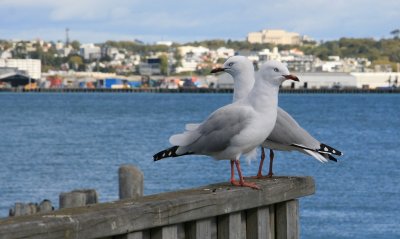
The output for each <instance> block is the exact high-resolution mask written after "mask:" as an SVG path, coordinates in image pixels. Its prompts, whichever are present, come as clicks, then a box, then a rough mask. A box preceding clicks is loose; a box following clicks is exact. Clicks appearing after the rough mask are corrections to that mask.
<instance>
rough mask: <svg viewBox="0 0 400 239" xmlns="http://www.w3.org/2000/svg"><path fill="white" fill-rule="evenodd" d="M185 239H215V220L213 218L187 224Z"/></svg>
mask: <svg viewBox="0 0 400 239" xmlns="http://www.w3.org/2000/svg"><path fill="white" fill-rule="evenodd" d="M185 232H186V234H185V238H188V239H217V220H216V218H215V217H213V218H207V219H201V220H197V221H192V222H189V223H187V226H186V231H185Z"/></svg>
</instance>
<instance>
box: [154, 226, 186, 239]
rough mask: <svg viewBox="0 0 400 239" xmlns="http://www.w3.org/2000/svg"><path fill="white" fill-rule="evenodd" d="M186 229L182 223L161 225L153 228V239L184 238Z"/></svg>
mask: <svg viewBox="0 0 400 239" xmlns="http://www.w3.org/2000/svg"><path fill="white" fill-rule="evenodd" d="M184 238H185V229H184V228H183V225H182V224H176V225H170V226H164V227H159V228H155V229H153V230H151V239H184Z"/></svg>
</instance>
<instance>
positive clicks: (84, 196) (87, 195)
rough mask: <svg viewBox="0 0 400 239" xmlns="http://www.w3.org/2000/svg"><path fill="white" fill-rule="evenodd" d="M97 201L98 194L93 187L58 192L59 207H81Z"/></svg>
mask: <svg viewBox="0 0 400 239" xmlns="http://www.w3.org/2000/svg"><path fill="white" fill-rule="evenodd" d="M98 202H99V199H98V194H97V192H96V190H95V189H77V190H73V191H71V192H66V193H61V194H60V209H61V208H70V207H82V206H85V205H88V204H95V203H98Z"/></svg>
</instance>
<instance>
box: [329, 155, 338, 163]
mask: <svg viewBox="0 0 400 239" xmlns="http://www.w3.org/2000/svg"><path fill="white" fill-rule="evenodd" d="M328 158H329V160H331V161H333V162H336V163H337V161H338V160H337V159H336V158H335V157H333V156H332V155H330V154H328Z"/></svg>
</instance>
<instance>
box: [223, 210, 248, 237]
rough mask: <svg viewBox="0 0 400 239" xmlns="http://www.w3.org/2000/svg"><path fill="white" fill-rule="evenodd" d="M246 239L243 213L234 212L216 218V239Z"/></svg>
mask: <svg viewBox="0 0 400 239" xmlns="http://www.w3.org/2000/svg"><path fill="white" fill-rule="evenodd" d="M242 238H246V217H245V214H244V212H234V213H230V214H228V215H222V216H219V217H218V239H242Z"/></svg>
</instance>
